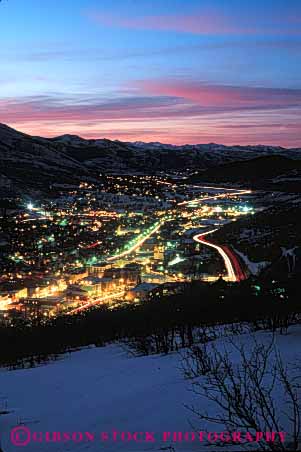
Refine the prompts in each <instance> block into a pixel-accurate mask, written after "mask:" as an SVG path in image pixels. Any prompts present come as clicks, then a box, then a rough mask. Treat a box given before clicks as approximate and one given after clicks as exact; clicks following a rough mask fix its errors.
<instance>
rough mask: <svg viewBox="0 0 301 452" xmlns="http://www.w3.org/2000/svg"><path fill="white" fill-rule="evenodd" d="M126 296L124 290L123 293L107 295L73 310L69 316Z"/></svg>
mask: <svg viewBox="0 0 301 452" xmlns="http://www.w3.org/2000/svg"><path fill="white" fill-rule="evenodd" d="M123 295H124V290H123V291H121V292H116V293H113V294H110V295H105V296H104V297H101V298H98V299H97V300H93V301H89V303H86V304H84V305H82V306H80V307H78V308H75V309H73V310H72V311H70V312H68V313H67V314H68V315H71V314H76V313H77V312H81V311H83V310H84V309H88V308H91V307H92V306H95V305H97V304H99V303H102V302H103V301H108V300H113V299H115V298H120V297H122V296H123Z"/></svg>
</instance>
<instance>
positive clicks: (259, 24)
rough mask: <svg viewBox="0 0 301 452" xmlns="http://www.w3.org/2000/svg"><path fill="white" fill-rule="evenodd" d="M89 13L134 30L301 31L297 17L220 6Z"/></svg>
mask: <svg viewBox="0 0 301 452" xmlns="http://www.w3.org/2000/svg"><path fill="white" fill-rule="evenodd" d="M86 15H87V16H88V17H89V18H90V19H91V20H93V21H94V22H96V23H99V24H101V25H104V26H108V27H115V28H127V29H133V30H159V31H167V32H180V33H192V34H198V35H224V34H227V35H255V34H263V35H274V34H275V35H281V34H288V35H300V34H301V30H300V27H298V23H299V22H298V21H296V20H295V21H292V20H291V18H290V17H284V16H282V19H281V21H279V20H275V17H274V18H273V15H272V14H269V15H266V16H265V17H260V19H261V21H259V20H258V14H251V13H250V14H249V15H248V16H245V15H241V16H233V14H225V13H221V11H219V10H214V9H212V10H204V11H196V12H195V13H194V14H186V15H185V14H181V15H179V14H166V15H147V16H139V17H137V16H136V17H134V16H124V15H123V16H120V15H116V14H109V13H104V12H99V11H89V12H87V13H86Z"/></svg>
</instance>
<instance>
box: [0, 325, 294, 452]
mask: <svg viewBox="0 0 301 452" xmlns="http://www.w3.org/2000/svg"><path fill="white" fill-rule="evenodd" d="M256 337H257V340H260V341H262V343H268V342H269V340H270V334H269V333H267V332H260V333H256ZM300 340H301V327H300V326H295V327H291V329H290V330H289V334H288V335H287V336H277V338H276V341H277V343H278V345H279V348H280V350H281V352H282V354H283V357H284V359H285V361H286V362H292V363H297V362H300V358H301V349H300ZM235 341H242V342H244V343H246V344H249V343H250V336H249V334H246V335H243V336H239V337H236V338H235ZM224 344H225V341H221V342H220V347H221V348H222V347H224ZM0 388H1V393H0V395H1V398H0V404H2V405H3V406H2V407H1V405H0V408H2V410H3V407H4V403H5V407H7V408H6V409H7V410H8V411H9V414H6V415H3V416H0V431H1V441H2V447H3V450H4V452H15V451H16V450H28V451H30V452H36V451H43V452H50V451H56V452H67V451H70V450H72V451H78V452H96V451H97V452H98V451H100V450H103V451H108V452H120V451H125V452H143V451H159V450H163V449H161V448H163V447H165V448H166V447H169V446H170V445H171V444H172V443H171V441H167V442H162V432H164V431H168V432H177V431H183V432H191V431H192V428H191V426H190V425H189V421H192V422H193V423H194V425H196V426H198V428H199V430H205V429H206V427H208V425H205V424H202V425H200V423H199V422H197V421H196V419H194V418H193V416H192V414H191V413H190V412H189V411H188V410H187V409H186V408H185V407H184V404H188V405H190V404H191V403H193V402H194V401H195V396H194V395H193V393H192V392H190V391H189V389H190V382H189V381H187V380H185V379H184V377H183V375H182V371H181V359H180V356H179V355H178V354H171V355H168V356H149V357H141V358H135V357H131V356H129V355H128V354H127V353H126V352H125V351H124V350H123V349H122V348H121V347H119V346H118V345H110V346H106V347H104V348H91V349H84V350H81V351H79V352H75V353H73V354H71V355H65V356H64V357H63V358H62V359H61V360H60V361H56V362H54V363H52V364H49V365H45V366H41V367H37V368H34V369H28V370H16V371H11V372H9V371H5V370H1V371H0ZM5 400H6V402H5ZM197 403H198V405H199V406H200V408H201V409H202V410H204V409H207V408H208V402H207V401H206V400H204V399H203V400H200V399H198V402H197ZM0 411H1V409H0ZM16 425H19V426H20V425H21V426H22V425H23V426H26V428H29V429H30V430H31V431H32V432H33V431H36V432H44V433H45V432H47V431H48V432H53V431H55V432H63V431H66V432H91V433H93V434H95V438H96V439H95V441H87V442H86V441H84V442H78V443H74V442H71V441H69V442H65V443H64V444H63V443H56V444H53V443H48V444H47V443H43V444H42V445H41V444H40V443H34V442H32V443H31V444H30V445H29V446H28V447H24V448H22V447H21V448H20V447H16V446H13V445H12V444H11V443H10V440H9V432H10V431H11V429H12V428H13V427H15V426H16ZM113 430H117V431H118V432H121V431H125V432H135V431H138V432H154V433H155V439H156V441H155V442H154V443H153V442H147V443H145V442H141V443H135V442H121V441H119V440H118V441H116V442H114V441H112V432H113ZM210 430H211V431H214V430H215V429H214V426H211V428H210ZM100 432H108V433H109V434H110V438H111V439H110V440H108V441H105V442H100V439H99V435H100ZM173 445H174V446H175V450H176V451H177V452H196V451H198V452H200V450H201V451H202V450H207V447H204V448H203V449H202V448H201V447H200V443H199V442H198V441H196V442H193V443H185V442H183V443H177V444H173ZM165 450H168V449H165ZM209 450H212V449H209ZM213 450H214V449H213ZM232 450H233V449H232Z"/></svg>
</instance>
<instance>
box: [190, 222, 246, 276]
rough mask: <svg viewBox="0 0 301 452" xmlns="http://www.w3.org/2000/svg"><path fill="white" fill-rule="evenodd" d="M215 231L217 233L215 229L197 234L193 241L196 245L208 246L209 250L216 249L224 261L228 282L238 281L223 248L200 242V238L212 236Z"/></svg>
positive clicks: (203, 241) (204, 241) (205, 241)
mask: <svg viewBox="0 0 301 452" xmlns="http://www.w3.org/2000/svg"><path fill="white" fill-rule="evenodd" d="M215 231H217V229H212V230H211V231H207V232H204V233H203V234H197V235H195V236H194V237H193V240H195V241H196V242H198V243H202V244H203V245H207V246H210V247H211V248H214V249H216V250H217V251H218V252H219V254H220V255H221V256H222V258H223V260H224V263H225V267H226V270H227V274H228V276H227V279H228V281H238V278H237V276H236V275H235V271H234V267H233V265H232V263H231V260H230V258H229V257H228V255H227V254H226V253H225V251H224V250H223V248H222V247H220V246H218V245H215V244H214V243H210V242H208V241H207V240H202V238H201V237H204V236H205V235H208V234H212V233H213V232H215Z"/></svg>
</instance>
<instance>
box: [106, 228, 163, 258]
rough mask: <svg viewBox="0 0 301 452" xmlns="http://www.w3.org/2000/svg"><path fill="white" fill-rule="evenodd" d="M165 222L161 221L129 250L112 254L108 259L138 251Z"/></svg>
mask: <svg viewBox="0 0 301 452" xmlns="http://www.w3.org/2000/svg"><path fill="white" fill-rule="evenodd" d="M162 224H163V223H160V224H159V225H158V226H156V227H155V228H154V229H153V230H152V231H151V232H150V233H149V234H148V235H146V236H145V237H143V238H142V239H140V240H139V241H138V242H137V243H136V244H135V245H133V246H132V247H131V248H129V249H128V250H125V251H123V252H122V253H119V254H115V256H111V257H108V258H107V261H113V260H115V259H120V258H121V257H124V256H127V255H128V254H131V253H132V252H133V251H136V250H137V249H138V248H140V246H142V245H143V243H144V242H145V241H146V240H148V239H149V238H150V237H151V236H152V235H153V234H154V233H156V232H157V231H158V230H159V229H160V227H161V226H162Z"/></svg>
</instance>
